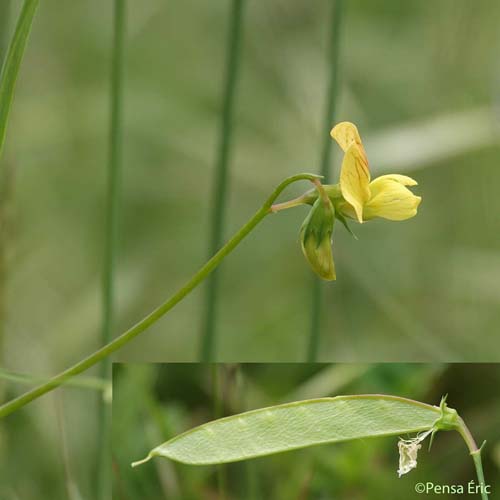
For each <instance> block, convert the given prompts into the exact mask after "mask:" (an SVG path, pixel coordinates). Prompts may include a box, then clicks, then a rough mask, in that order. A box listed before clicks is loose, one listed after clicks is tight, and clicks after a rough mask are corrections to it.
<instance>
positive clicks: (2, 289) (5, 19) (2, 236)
mask: <svg viewBox="0 0 500 500" xmlns="http://www.w3.org/2000/svg"><path fill="white" fill-rule="evenodd" d="M9 17H10V0H5V1H3V2H0V65H3V63H4V56H5V49H6V46H7V32H8V27H9ZM8 185H9V172H8V170H7V169H6V170H5V172H4V171H2V170H0V364H1V363H2V361H3V358H4V335H5V324H6V317H5V316H6V309H7V308H6V304H5V300H6V299H5V295H6V283H7V263H6V258H7V248H6V246H7V231H8V229H7V211H8V201H7V200H8V194H9V189H8ZM3 389H4V386H3V384H0V398H2V397H3Z"/></svg>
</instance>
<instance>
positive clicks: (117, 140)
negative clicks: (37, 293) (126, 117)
mask: <svg viewBox="0 0 500 500" xmlns="http://www.w3.org/2000/svg"><path fill="white" fill-rule="evenodd" d="M125 15H126V0H114V12H113V20H114V27H113V48H112V57H111V88H110V98H111V99H110V100H111V109H110V131H109V159H108V190H107V198H106V201H107V207H106V240H105V256H104V272H103V282H102V309H103V318H102V331H101V344H107V343H108V342H110V340H111V339H112V333H113V329H114V323H115V321H114V317H115V272H116V256H117V253H118V233H119V222H120V200H121V190H122V189H121V177H122V163H123V162H122V142H123V126H122V125H123V67H124V39H125ZM101 376H102V378H104V379H107V380H111V361H110V359H109V358H107V359H105V360H104V362H103V364H102V366H101ZM98 404H99V408H98V412H99V417H98V432H97V435H98V438H97V439H98V441H97V442H98V443H99V445H98V448H97V449H98V457H97V464H96V471H97V481H96V488H97V498H98V499H100V500H107V499H108V498H110V497H111V470H110V467H111V453H110V449H111V433H110V427H111V408H110V406H109V405H107V404H105V402H104V401H103V400H102V399H100V401H99V403H98Z"/></svg>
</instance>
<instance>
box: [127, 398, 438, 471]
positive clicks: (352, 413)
mask: <svg viewBox="0 0 500 500" xmlns="http://www.w3.org/2000/svg"><path fill="white" fill-rule="evenodd" d="M440 415H441V413H440V409H439V408H438V407H436V406H430V405H427V404H424V403H420V402H418V401H413V400H411V399H405V398H399V397H396V396H384V395H362V396H338V397H335V398H321V399H310V400H306V401H297V402H294V403H287V404H284V405H279V406H272V407H269V408H262V409H259V410H253V411H249V412H246V413H241V414H239V415H233V416H231V417H226V418H221V419H219V420H214V421H212V422H208V423H206V424H204V425H201V426H199V427H195V428H194V429H191V430H189V431H187V432H184V433H183V434H180V435H179V436H177V437H174V438H173V439H171V440H170V441H167V442H166V443H163V444H162V445H160V446H158V447H156V448H154V449H153V450H152V451H151V452H150V453H149V455H148V456H147V458H145V459H144V460H142V461H139V462H135V463H134V464H132V466H136V465H139V464H141V463H144V462H146V461H147V460H149V459H151V458H152V457H155V456H162V457H166V458H170V459H172V460H176V461H178V462H183V463H187V464H194V465H208V464H219V463H226V462H235V461H238V460H245V459H248V458H254V457H260V456H264V455H270V454H273V453H279V452H283V451H289V450H294V449H297V448H305V447H307V446H314V445H319V444H326V443H336V442H341V441H348V440H350V439H359V438H369V437H377V436H392V435H401V434H406V433H414V432H419V431H425V430H429V429H431V428H432V426H433V424H434V422H435V421H436V420H437V419H438V418H439V417H440Z"/></svg>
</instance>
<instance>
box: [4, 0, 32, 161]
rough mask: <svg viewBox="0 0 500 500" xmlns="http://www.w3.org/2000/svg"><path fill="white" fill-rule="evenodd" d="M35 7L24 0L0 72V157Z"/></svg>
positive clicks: (29, 1)
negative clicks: (0, 72) (0, 71)
mask: <svg viewBox="0 0 500 500" xmlns="http://www.w3.org/2000/svg"><path fill="white" fill-rule="evenodd" d="M37 7H38V0H25V2H24V5H23V8H22V10H21V14H20V15H19V19H18V21H17V26H16V30H15V32H14V36H13V37H12V40H11V42H10V45H9V49H8V51H7V56H6V58H5V62H4V64H3V67H2V74H1V76H0V157H1V156H2V150H3V145H4V142H5V133H6V131H7V122H8V119H9V112H10V106H11V104H12V98H13V96H14V89H15V86H16V80H17V75H18V73H19V67H20V66H21V61H22V59H23V55H24V49H25V47H26V42H27V41H28V36H29V34H30V31H31V25H32V23H33V18H34V17H35V12H36V9H37Z"/></svg>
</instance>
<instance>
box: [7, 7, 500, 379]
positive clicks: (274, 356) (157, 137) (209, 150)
mask: <svg viewBox="0 0 500 500" xmlns="http://www.w3.org/2000/svg"><path fill="white" fill-rule="evenodd" d="M128 3H129V7H128V16H127V18H128V29H127V30H128V35H127V44H126V45H127V46H126V82H125V103H124V105H125V144H124V158H125V159H124V162H125V163H124V178H123V189H124V198H123V204H122V207H123V213H122V224H121V238H120V254H119V259H118V292H117V295H118V297H117V299H118V325H117V333H118V331H123V329H125V328H126V327H128V326H130V325H131V324H132V323H133V322H135V321H137V320H138V319H140V318H141V317H142V316H144V315H145V314H146V313H147V312H149V311H150V310H151V309H152V308H153V307H154V306H156V305H158V304H159V303H160V302H162V301H163V300H164V299H165V298H166V297H168V296H169V295H170V294H171V293H172V292H173V291H175V290H176V289H177V288H179V287H180V286H181V285H182V284H184V282H185V281H186V280H187V279H188V278H189V277H190V276H191V275H192V274H193V273H194V272H195V271H196V270H197V269H198V268H199V266H200V265H201V264H202V263H203V262H204V260H205V258H206V255H207V248H208V234H209V227H208V222H209V209H210V206H211V192H212V189H211V185H212V174H213V169H214V161H215V150H216V143H217V132H218V124H219V117H220V111H221V99H222V92H223V76H224V75H223V73H224V71H223V69H224V58H225V52H226V28H227V21H228V17H229V2H227V1H215V2H213V1H212V2H200V1H194V0H187V1H185V0H183V1H176V0H172V1H168V2H167V1H164V0H161V1H160V0H158V1H155V0H148V1H147V2H128ZM13 4H14V7H18V6H19V5H20V2H19V1H15V2H13ZM12 10H13V14H15V13H16V11H17V9H12ZM330 11H331V9H330V2H329V1H326V0H324V1H319V0H315V1H310V2H301V1H290V0H273V1H267V2H257V1H248V2H247V4H246V6H245V9H244V33H243V45H242V54H241V58H242V61H241V74H240V78H239V85H238V87H237V92H236V102H235V119H234V127H235V131H234V132H235V133H234V142H233V155H232V162H231V176H230V185H229V194H230V196H229V210H228V213H227V217H226V220H227V228H226V235H227V236H229V235H230V234H231V233H233V232H234V231H235V230H236V229H237V228H239V227H240V226H241V225H242V224H243V223H244V222H245V221H246V220H247V219H248V218H249V216H250V215H252V214H253V213H254V211H255V210H256V209H257V208H258V207H259V206H260V204H261V203H262V202H263V200H264V198H265V197H267V195H268V194H269V193H270V191H271V190H272V189H273V188H274V186H275V185H276V184H277V183H278V182H279V181H281V180H282V179H283V178H284V177H286V176H288V175H291V174H294V173H298V172H301V171H317V170H318V169H319V161H320V149H321V144H322V138H323V135H324V134H328V133H329V130H323V129H322V127H323V125H322V123H323V121H324V120H323V115H324V102H325V87H326V80H327V73H328V60H327V57H326V55H327V50H326V45H327V40H328V32H329V28H330V21H329V18H330ZM111 14H112V10H111V2H102V1H93V0H88V1H86V2H63V3H61V2H59V1H57V0H44V1H43V2H42V4H41V6H40V9H39V12H38V14H37V18H36V19H35V23H34V30H33V33H32V36H31V38H30V42H29V45H28V49H27V53H26V58H25V60H24V62H23V65H22V68H21V73H20V78H19V87H18V91H17V94H16V100H15V103H14V106H13V110H12V120H11V126H10V129H9V132H8V137H7V144H6V157H5V158H4V159H3V160H2V162H3V166H2V168H5V166H6V165H9V166H10V169H11V171H12V177H13V178H12V181H11V189H10V190H11V198H10V202H9V210H10V214H11V217H10V219H11V222H10V232H9V233H8V238H7V241H6V242H4V244H6V245H7V247H8V282H7V283H6V287H7V321H8V324H7V331H6V338H5V350H6V359H7V360H8V365H9V367H10V368H16V369H21V370H26V367H28V366H29V367H30V369H33V370H36V371H39V372H44V373H51V372H53V371H54V370H56V369H57V368H60V367H61V366H65V365H67V364H68V362H69V361H72V360H75V359H76V358H78V357H80V355H81V353H82V352H89V351H90V350H93V349H94V348H95V347H96V346H97V344H98V330H99V324H100V318H101V316H100V279H101V278H100V272H101V269H102V255H103V236H104V230H105V228H104V217H103V211H104V197H105V170H106V163H107V136H108V118H109V116H108V115H109V113H108V111H109V102H108V101H109V99H108V94H109V72H110V68H109V64H110V50H111V49H110V43H111V31H112V29H111ZM343 14H344V16H343V24H342V32H341V49H340V55H341V60H340V73H339V82H340V87H341V88H340V89H339V90H340V93H339V102H338V113H337V116H338V120H339V121H340V120H351V121H353V122H355V123H356V124H357V125H358V126H359V129H360V131H361V134H362V136H363V138H364V141H365V146H366V149H367V152H368V156H369V159H370V162H371V166H372V170H373V174H374V175H378V174H381V173H390V172H399V173H406V174H409V175H411V176H413V177H415V178H416V179H417V180H418V182H419V187H418V190H417V191H418V194H421V195H422V196H423V203H422V205H421V209H420V213H419V214H418V216H417V217H416V218H414V219H412V220H410V221H407V222H403V223H391V222H386V221H376V222H372V223H369V224H366V225H364V226H359V225H356V224H354V230H355V232H356V233H357V235H358V237H359V241H355V240H353V239H352V238H351V237H350V236H349V235H348V234H347V232H346V231H345V230H344V229H343V228H342V227H341V226H340V225H339V226H338V227H336V231H335V235H334V254H335V260H336V265H337V274H338V280H337V282H335V283H331V284H326V285H325V288H326V297H325V304H326V305H325V321H324V322H323V331H322V346H321V357H322V359H323V360H325V361H329V360H332V359H335V360H342V361H352V360H359V361H386V360H387V361H389V360H394V361H412V360H414V361H429V360H438V361H439V360H446V361H452V360H453V361H459V360H464V361H476V360H477V361H485V360H490V361H496V360H500V342H499V340H498V323H499V320H500V307H499V296H500V258H499V254H498V251H499V249H500V231H499V230H498V229H499V227H500V196H498V186H499V185H500V169H499V168H498V162H499V159H500V154H499V153H500V149H499V141H498V138H499V137H500V129H499V128H498V127H497V125H498V123H497V117H498V115H497V114H496V113H497V111H498V108H496V107H495V102H496V99H497V98H498V82H499V79H500V68H499V65H498V57H497V55H498V50H499V43H500V39H499V37H498V34H497V22H496V19H498V16H499V15H500V4H499V3H498V2H496V1H494V0H491V1H487V0H480V1H477V2H473V3H471V2H470V1H467V0H464V1H461V0H450V1H446V0H440V1H437V2H417V1H413V2H400V1H398V0H394V1H392V0H383V1H376V2H372V1H370V2H369V1H360V0H349V1H347V2H345V8H344V12H343ZM340 159H341V155H340V150H339V149H338V148H337V146H336V145H334V147H333V161H332V169H333V170H335V171H338V167H339V162H340ZM306 188H307V189H308V188H309V186H308V185H306V184H302V185H301V186H297V187H296V188H295V189H292V190H291V191H290V193H289V194H290V196H293V195H294V194H295V193H300V192H301V191H302V190H305V189H306ZM306 213H307V209H306V208H304V207H300V208H296V209H294V210H290V211H288V212H285V213H281V214H278V215H276V216H274V217H269V218H268V219H267V220H265V221H264V222H263V223H262V224H261V225H260V226H259V227H258V228H257V229H256V230H255V231H254V233H252V234H251V236H250V237H249V238H248V239H247V240H246V241H244V242H243V243H242V244H241V246H240V247H239V248H238V249H237V250H236V251H235V252H234V254H232V255H231V256H230V257H229V258H228V259H227V260H226V262H224V264H223V267H222V268H221V276H220V278H221V279H220V285H221V293H220V302H219V304H218V313H219V314H218V318H219V321H218V345H219V349H218V353H217V359H218V360H221V361H235V360H236V361H264V360H269V361H275V360H281V361H295V360H302V359H304V358H305V348H306V345H307V337H308V330H309V325H310V310H311V283H312V280H313V279H314V277H313V275H312V273H311V271H310V270H309V268H308V266H307V264H306V263H305V261H304V258H303V256H302V254H301V250H300V246H299V244H298V232H299V227H300V224H301V223H302V220H303V219H304V218H305V216H306ZM203 298H204V294H203V293H202V290H201V289H199V290H197V291H196V292H195V293H193V294H192V295H191V296H190V297H189V298H188V299H187V300H185V301H184V302H183V303H182V304H180V305H179V306H178V307H176V308H175V310H174V311H172V313H171V314H169V315H168V317H166V318H164V319H163V320H162V321H161V322H159V323H158V324H157V325H155V326H154V328H152V329H151V330H149V331H148V332H147V333H145V334H144V335H142V336H141V337H140V339H137V340H135V341H134V342H132V343H131V344H129V345H128V346H127V347H126V348H125V349H124V350H123V351H121V352H120V353H119V354H118V355H117V356H116V359H119V360H123V361H165V360H169V361H171V360H177V361H187V360H193V359H195V357H196V356H197V354H198V350H199V334H200V331H201V320H202V318H201V312H202V309H203Z"/></svg>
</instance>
